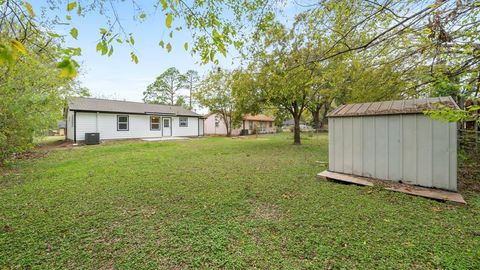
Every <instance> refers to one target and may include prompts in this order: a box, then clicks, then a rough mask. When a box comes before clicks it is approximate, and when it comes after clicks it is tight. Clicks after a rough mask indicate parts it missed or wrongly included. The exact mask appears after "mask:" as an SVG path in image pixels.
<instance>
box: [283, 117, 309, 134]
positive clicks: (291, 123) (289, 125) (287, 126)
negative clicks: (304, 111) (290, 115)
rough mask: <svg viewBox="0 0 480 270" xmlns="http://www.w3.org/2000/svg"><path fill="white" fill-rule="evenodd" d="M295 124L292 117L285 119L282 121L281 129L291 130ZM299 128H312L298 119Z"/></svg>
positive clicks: (304, 129)
mask: <svg viewBox="0 0 480 270" xmlns="http://www.w3.org/2000/svg"><path fill="white" fill-rule="evenodd" d="M294 125H295V122H294V121H293V119H289V120H285V121H283V123H282V130H283V131H292V130H293V127H294ZM300 130H301V131H311V130H313V128H312V127H311V126H309V125H307V124H305V122H304V121H300Z"/></svg>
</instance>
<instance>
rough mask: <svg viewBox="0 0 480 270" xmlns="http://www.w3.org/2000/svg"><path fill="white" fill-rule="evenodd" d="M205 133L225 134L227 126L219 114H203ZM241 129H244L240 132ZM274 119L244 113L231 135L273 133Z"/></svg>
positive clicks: (274, 128)
mask: <svg viewBox="0 0 480 270" xmlns="http://www.w3.org/2000/svg"><path fill="white" fill-rule="evenodd" d="M205 117H206V119H205V134H209V135H227V128H226V127H225V122H224V121H223V119H222V117H221V116H220V114H217V113H210V114H208V115H206V116H205ZM242 130H245V131H244V133H242ZM276 131H277V127H276V126H275V119H273V118H271V117H269V116H266V115H263V114H258V115H249V114H247V115H245V116H244V117H243V119H242V122H241V123H240V127H238V128H234V129H232V135H233V136H238V135H240V134H246V132H248V134H255V133H275V132H276Z"/></svg>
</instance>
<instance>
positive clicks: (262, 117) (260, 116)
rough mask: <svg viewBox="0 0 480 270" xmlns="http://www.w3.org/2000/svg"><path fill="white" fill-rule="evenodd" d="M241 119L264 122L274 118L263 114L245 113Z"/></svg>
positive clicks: (271, 120)
mask: <svg viewBox="0 0 480 270" xmlns="http://www.w3.org/2000/svg"><path fill="white" fill-rule="evenodd" d="M243 120H250V121H265V122H273V121H275V119H273V118H272V117H270V116H266V115H264V114H257V115H250V114H246V115H245V116H243Z"/></svg>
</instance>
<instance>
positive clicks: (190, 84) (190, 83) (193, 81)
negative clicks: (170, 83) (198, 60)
mask: <svg viewBox="0 0 480 270" xmlns="http://www.w3.org/2000/svg"><path fill="white" fill-rule="evenodd" d="M199 80H200V76H198V72H197V71H196V70H192V69H190V70H187V72H186V73H185V86H186V88H187V89H188V93H189V94H188V108H189V109H190V110H191V109H193V93H194V92H195V88H196V87H197V83H198V81H199Z"/></svg>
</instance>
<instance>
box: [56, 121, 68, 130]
mask: <svg viewBox="0 0 480 270" xmlns="http://www.w3.org/2000/svg"><path fill="white" fill-rule="evenodd" d="M57 127H58V128H66V127H67V123H66V122H65V121H63V120H62V121H58V122H57Z"/></svg>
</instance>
